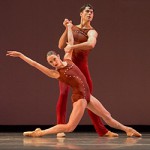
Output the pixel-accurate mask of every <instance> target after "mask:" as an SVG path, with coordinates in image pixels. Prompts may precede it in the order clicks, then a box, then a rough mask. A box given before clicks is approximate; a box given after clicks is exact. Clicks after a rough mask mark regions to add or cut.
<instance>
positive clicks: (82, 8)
mask: <svg viewBox="0 0 150 150" xmlns="http://www.w3.org/2000/svg"><path fill="white" fill-rule="evenodd" d="M86 7H89V8H90V9H93V11H94V7H93V6H92V5H91V4H84V5H83V6H82V7H81V8H80V12H82V11H83V10H84V9H85V8H86Z"/></svg>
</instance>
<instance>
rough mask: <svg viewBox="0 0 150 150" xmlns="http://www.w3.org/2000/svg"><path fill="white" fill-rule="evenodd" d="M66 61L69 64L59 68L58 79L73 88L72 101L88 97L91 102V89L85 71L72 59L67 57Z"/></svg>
mask: <svg viewBox="0 0 150 150" xmlns="http://www.w3.org/2000/svg"><path fill="white" fill-rule="evenodd" d="M64 61H66V62H67V66H65V67H64V68H60V69H58V70H57V71H58V72H59V73H60V77H59V78H58V80H60V81H61V82H64V83H66V84H67V85H69V86H70V87H71V88H72V102H76V101H77V100H79V99H86V100H87V102H89V101H90V90H89V86H88V84H87V81H86V78H85V77H84V75H83V73H82V72H81V71H80V69H79V68H78V67H77V66H76V65H75V64H74V63H73V62H72V61H71V60H69V59H66V60H64Z"/></svg>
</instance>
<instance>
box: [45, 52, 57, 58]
mask: <svg viewBox="0 0 150 150" xmlns="http://www.w3.org/2000/svg"><path fill="white" fill-rule="evenodd" d="M51 55H57V53H56V52H55V51H49V52H47V57H48V56H51Z"/></svg>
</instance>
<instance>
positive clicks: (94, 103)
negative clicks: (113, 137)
mask: <svg viewBox="0 0 150 150" xmlns="http://www.w3.org/2000/svg"><path fill="white" fill-rule="evenodd" d="M87 108H88V109H90V110H91V111H93V112H94V113H95V114H97V115H99V116H100V117H102V118H103V119H104V121H105V122H106V123H107V124H108V125H109V126H111V127H113V128H116V129H120V130H122V131H125V132H126V134H127V136H141V134H140V133H138V132H137V131H136V130H134V129H132V128H130V127H127V126H125V125H123V124H121V123H120V122H118V121H116V120H115V119H114V118H112V117H111V114H110V113H109V112H108V111H107V110H106V109H105V108H104V106H103V105H102V104H101V103H100V101H98V100H97V99H96V98H95V97H93V96H92V95H91V97H90V103H89V104H88V106H87Z"/></svg>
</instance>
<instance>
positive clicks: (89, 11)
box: [80, 7, 94, 21]
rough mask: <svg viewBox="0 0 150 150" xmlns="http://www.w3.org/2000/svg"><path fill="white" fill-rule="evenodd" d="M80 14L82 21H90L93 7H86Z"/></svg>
mask: <svg viewBox="0 0 150 150" xmlns="http://www.w3.org/2000/svg"><path fill="white" fill-rule="evenodd" d="M80 16H81V18H82V20H84V21H92V19H93V16H94V12H93V9H90V7H86V8H85V9H84V10H83V11H82V12H81V13H80Z"/></svg>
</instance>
